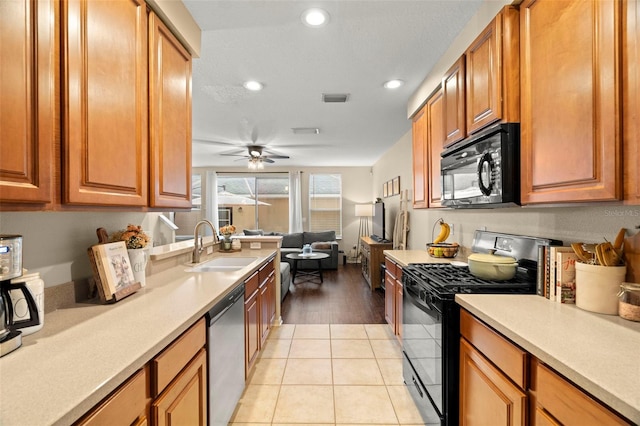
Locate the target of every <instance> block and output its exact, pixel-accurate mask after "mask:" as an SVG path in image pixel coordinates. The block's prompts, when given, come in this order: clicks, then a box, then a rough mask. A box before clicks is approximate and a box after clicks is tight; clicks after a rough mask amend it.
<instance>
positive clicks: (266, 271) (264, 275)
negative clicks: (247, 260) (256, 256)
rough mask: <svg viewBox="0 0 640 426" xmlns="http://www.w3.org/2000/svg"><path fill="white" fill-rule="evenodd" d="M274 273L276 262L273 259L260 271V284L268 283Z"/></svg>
mask: <svg viewBox="0 0 640 426" xmlns="http://www.w3.org/2000/svg"><path fill="white" fill-rule="evenodd" d="M273 271H275V261H274V260H273V259H271V260H270V261H268V262H267V263H266V264H265V265H264V266H263V267H262V268H260V270H259V271H258V281H259V282H260V284H262V283H264V282H265V281H267V279H268V278H269V276H270V275H271V273H272V272H273Z"/></svg>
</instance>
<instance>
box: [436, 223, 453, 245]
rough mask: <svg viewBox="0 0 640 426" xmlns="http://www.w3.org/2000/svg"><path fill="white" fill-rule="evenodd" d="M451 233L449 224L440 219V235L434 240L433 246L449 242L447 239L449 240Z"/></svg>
mask: <svg viewBox="0 0 640 426" xmlns="http://www.w3.org/2000/svg"><path fill="white" fill-rule="evenodd" d="M450 232H451V228H450V227H449V224H448V223H447V222H445V221H444V220H442V219H440V233H439V234H438V236H437V237H436V239H435V240H433V244H440V243H444V242H445V241H447V238H449V233H450Z"/></svg>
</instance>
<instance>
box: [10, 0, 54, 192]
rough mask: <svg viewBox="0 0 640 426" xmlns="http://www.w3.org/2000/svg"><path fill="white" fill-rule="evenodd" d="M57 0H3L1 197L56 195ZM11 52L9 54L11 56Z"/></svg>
mask: <svg viewBox="0 0 640 426" xmlns="http://www.w3.org/2000/svg"><path fill="white" fill-rule="evenodd" d="M58 16H59V10H58V2H57V1H53V0H50V1H25V0H10V1H6V0H3V1H2V2H1V3H0V40H2V43H0V57H1V58H4V59H3V63H2V65H0V68H1V72H0V140H2V143H1V144H0V201H2V202H20V203H46V202H51V201H52V196H53V191H52V183H53V172H54V170H53V168H52V166H53V164H54V155H53V152H54V143H55V137H56V127H57V126H56V122H55V120H56V119H57V116H56V114H57V113H58V111H59V107H58V99H57V87H58V78H59V74H58V71H57V67H56V62H55V58H56V57H57V54H58V49H56V42H55V32H56V25H57V23H58V20H59V18H58ZM9 58H10V60H9Z"/></svg>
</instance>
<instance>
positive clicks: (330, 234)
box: [244, 229, 339, 270]
mask: <svg viewBox="0 0 640 426" xmlns="http://www.w3.org/2000/svg"><path fill="white" fill-rule="evenodd" d="M244 235H279V236H282V245H281V247H280V260H281V261H282V262H287V263H289V265H290V266H291V268H292V269H293V260H291V259H287V255H288V254H290V253H302V246H304V245H306V244H310V245H311V248H312V250H313V251H314V252H317V253H326V254H328V255H329V257H328V258H327V259H322V260H321V261H320V265H322V269H323V270H324V269H338V254H339V248H338V242H337V241H336V232H335V231H321V232H309V231H306V232H294V233H291V234H281V233H277V232H270V233H268V232H264V231H263V230H261V229H245V230H244ZM317 268H318V261H317V260H313V259H309V260H299V261H298V269H317Z"/></svg>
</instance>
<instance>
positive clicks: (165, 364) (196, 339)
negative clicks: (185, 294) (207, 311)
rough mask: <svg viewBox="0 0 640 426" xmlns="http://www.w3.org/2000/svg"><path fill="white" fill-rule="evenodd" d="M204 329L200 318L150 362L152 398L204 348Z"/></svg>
mask: <svg viewBox="0 0 640 426" xmlns="http://www.w3.org/2000/svg"><path fill="white" fill-rule="evenodd" d="M206 329H207V328H206V324H205V320H204V318H202V319H201V320H200V321H198V322H197V323H196V324H195V325H193V326H192V327H191V328H190V329H189V330H187V331H185V332H184V333H183V334H182V336H180V337H179V338H178V340H176V341H175V342H173V343H172V344H171V345H170V346H169V347H168V348H166V349H165V350H164V351H162V353H160V355H158V356H156V357H155V358H154V359H153V360H152V361H151V367H152V369H153V370H152V371H153V377H154V380H153V383H152V392H153V396H154V397H155V396H158V395H159V394H160V393H161V392H162V391H163V390H164V388H165V387H166V386H167V385H168V384H169V383H170V382H171V381H172V380H173V379H174V377H176V376H177V375H178V373H180V371H181V370H182V369H183V368H184V367H185V366H186V365H187V364H188V363H189V361H191V359H192V358H193V357H194V356H195V355H196V354H197V353H198V351H199V350H200V349H202V348H203V347H204V345H205V342H206V339H207V331H206Z"/></svg>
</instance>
